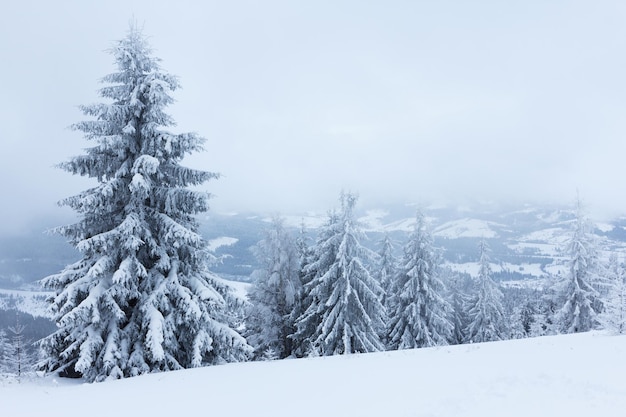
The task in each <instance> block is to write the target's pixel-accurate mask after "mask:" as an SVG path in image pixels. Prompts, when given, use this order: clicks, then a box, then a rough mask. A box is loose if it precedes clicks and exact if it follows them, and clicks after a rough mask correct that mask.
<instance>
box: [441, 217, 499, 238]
mask: <svg viewBox="0 0 626 417" xmlns="http://www.w3.org/2000/svg"><path fill="white" fill-rule="evenodd" d="M494 226H499V227H503V225H499V224H497V223H494V222H489V221H484V220H478V219H470V218H465V219H460V220H453V221H450V222H446V223H444V224H442V225H441V226H439V227H437V228H436V229H435V231H434V233H433V234H434V235H435V236H439V237H443V238H447V239H458V238H462V237H478V238H485V239H491V238H495V237H497V236H498V233H497V232H496V231H495V230H493V227H494Z"/></svg>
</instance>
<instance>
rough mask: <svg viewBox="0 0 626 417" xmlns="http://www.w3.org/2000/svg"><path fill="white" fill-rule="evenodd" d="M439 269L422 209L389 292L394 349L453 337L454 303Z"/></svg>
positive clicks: (443, 343)
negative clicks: (446, 297) (451, 304)
mask: <svg viewBox="0 0 626 417" xmlns="http://www.w3.org/2000/svg"><path fill="white" fill-rule="evenodd" d="M439 272H440V255H439V253H438V251H437V250H436V249H435V247H434V245H433V238H432V236H431V234H430V232H429V231H428V230H427V228H426V222H425V220H424V215H423V214H422V213H421V212H418V213H417V219H416V222H415V226H414V229H413V231H412V232H411V234H410V236H409V240H408V242H407V243H406V245H405V247H404V257H403V258H402V262H401V265H400V268H399V271H398V273H397V275H396V277H395V279H394V281H393V284H392V287H391V294H390V295H389V297H390V299H391V300H390V310H389V317H390V319H389V323H388V329H389V335H388V340H389V348H390V349H411V348H418V347H429V346H436V345H445V344H447V343H448V341H449V340H450V339H451V336H452V330H453V325H452V323H451V322H450V319H449V317H450V313H451V311H452V307H451V306H450V305H449V304H448V302H447V301H446V300H445V299H444V297H443V294H444V291H445V287H444V284H443V282H442V281H441V279H440V278H439Z"/></svg>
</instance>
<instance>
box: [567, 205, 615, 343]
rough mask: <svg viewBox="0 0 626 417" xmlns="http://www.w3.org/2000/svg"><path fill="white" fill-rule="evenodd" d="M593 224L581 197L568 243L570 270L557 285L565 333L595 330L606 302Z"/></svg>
mask: <svg viewBox="0 0 626 417" xmlns="http://www.w3.org/2000/svg"><path fill="white" fill-rule="evenodd" d="M592 230H593V225H592V223H591V221H590V220H589V218H588V217H587V216H586V215H585V213H584V210H583V207H582V204H581V201H580V199H577V202H576V219H575V220H574V225H573V229H572V235H571V237H570V238H569V240H568V242H567V249H566V250H567V255H568V257H569V265H568V266H569V271H568V272H569V273H568V274H566V275H565V277H564V278H563V279H562V280H561V281H560V282H558V284H557V288H556V297H557V303H558V305H559V307H560V308H559V310H558V311H557V314H556V321H557V324H558V328H559V330H560V332H562V333H578V332H586V331H589V330H592V329H593V328H595V327H596V326H597V325H598V314H599V313H601V312H602V309H603V303H602V300H601V298H600V294H599V293H598V290H597V288H594V284H596V283H597V282H598V281H599V279H598V272H599V263H598V249H597V243H596V239H595V237H594V235H593V233H592Z"/></svg>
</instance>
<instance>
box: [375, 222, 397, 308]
mask: <svg viewBox="0 0 626 417" xmlns="http://www.w3.org/2000/svg"><path fill="white" fill-rule="evenodd" d="M397 269H398V260H397V259H396V257H395V256H394V246H393V242H392V241H391V237H390V236H389V234H387V233H385V236H384V237H383V239H382V240H381V241H380V250H379V252H378V262H377V268H376V273H375V277H376V279H377V280H378V283H379V284H380V286H381V288H382V290H383V293H382V298H381V303H382V304H383V305H384V306H385V307H386V306H387V299H388V294H390V292H391V285H392V283H393V279H394V277H395V275H396V271H397Z"/></svg>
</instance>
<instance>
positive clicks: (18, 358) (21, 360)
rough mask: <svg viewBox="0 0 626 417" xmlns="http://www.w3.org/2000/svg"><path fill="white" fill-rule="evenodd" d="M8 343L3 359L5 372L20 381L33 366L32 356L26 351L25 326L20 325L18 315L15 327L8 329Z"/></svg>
mask: <svg viewBox="0 0 626 417" xmlns="http://www.w3.org/2000/svg"><path fill="white" fill-rule="evenodd" d="M8 329H9V332H8V335H9V341H8V344H7V345H6V348H5V352H4V358H5V365H6V368H7V371H8V372H9V373H11V374H13V375H15V377H16V378H17V380H18V382H19V381H20V380H21V379H22V375H23V374H24V373H25V372H28V371H30V370H31V367H32V366H33V361H32V354H31V353H30V352H29V351H28V349H27V344H28V343H27V342H26V340H25V339H24V330H25V329H26V326H24V325H23V324H21V323H20V321H19V315H16V316H15V325H13V326H9V327H8Z"/></svg>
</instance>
